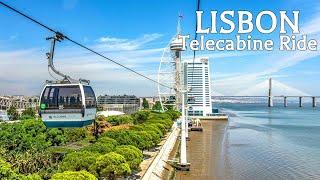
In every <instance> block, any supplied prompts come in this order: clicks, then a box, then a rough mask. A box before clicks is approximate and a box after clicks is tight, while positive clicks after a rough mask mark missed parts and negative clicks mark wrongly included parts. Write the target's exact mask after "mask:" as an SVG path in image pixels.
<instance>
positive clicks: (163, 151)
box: [141, 122, 180, 180]
mask: <svg viewBox="0 0 320 180" xmlns="http://www.w3.org/2000/svg"><path fill="white" fill-rule="evenodd" d="M179 133H180V129H179V128H178V127H177V123H176V122H175V123H174V124H173V126H172V130H171V132H170V133H169V135H168V136H167V138H166V139H165V140H164V144H163V145H162V146H161V147H160V151H159V152H158V154H157V155H156V156H155V157H154V158H153V160H152V162H151V164H149V167H148V168H147V169H146V171H145V172H144V173H143V175H142V178H141V179H142V180H150V179H152V180H158V179H159V180H161V179H165V176H167V175H165V174H167V173H168V168H167V167H168V166H169V165H168V164H167V163H166V162H167V161H168V160H169V157H170V155H171V153H172V151H173V149H174V147H175V145H176V142H177V140H178V137H179Z"/></svg>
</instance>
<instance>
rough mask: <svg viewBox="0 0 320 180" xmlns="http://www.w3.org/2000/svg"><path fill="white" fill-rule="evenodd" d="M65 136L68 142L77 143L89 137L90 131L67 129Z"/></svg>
mask: <svg viewBox="0 0 320 180" xmlns="http://www.w3.org/2000/svg"><path fill="white" fill-rule="evenodd" d="M64 135H65V137H66V139H67V141H68V142H76V141H80V140H82V139H84V138H86V137H88V131H87V130H86V129H85V128H72V129H65V130H64Z"/></svg>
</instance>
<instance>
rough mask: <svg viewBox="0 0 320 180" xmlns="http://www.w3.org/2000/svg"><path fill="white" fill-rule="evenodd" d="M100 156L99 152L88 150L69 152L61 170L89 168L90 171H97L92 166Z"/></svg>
mask: <svg viewBox="0 0 320 180" xmlns="http://www.w3.org/2000/svg"><path fill="white" fill-rule="evenodd" d="M99 156H100V154H99V153H93V152H88V151H80V152H73V153H70V154H67V155H66V157H65V158H64V159H63V161H62V162H61V164H60V167H59V171H60V172H63V171H80V170H87V171H89V172H93V173H95V171H94V170H93V169H91V167H92V165H93V164H95V162H96V159H97V158H98V157H99Z"/></svg>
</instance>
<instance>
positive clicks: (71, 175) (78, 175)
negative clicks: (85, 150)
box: [51, 171, 97, 180]
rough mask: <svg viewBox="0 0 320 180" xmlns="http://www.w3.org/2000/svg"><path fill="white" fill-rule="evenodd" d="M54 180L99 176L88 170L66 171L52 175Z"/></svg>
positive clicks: (85, 179)
mask: <svg viewBox="0 0 320 180" xmlns="http://www.w3.org/2000/svg"><path fill="white" fill-rule="evenodd" d="M51 179H52V180H96V179H97V178H96V177H95V176H94V175H93V174H90V173H89V172H87V171H65V172H63V173H56V174H54V175H53V176H52V178H51Z"/></svg>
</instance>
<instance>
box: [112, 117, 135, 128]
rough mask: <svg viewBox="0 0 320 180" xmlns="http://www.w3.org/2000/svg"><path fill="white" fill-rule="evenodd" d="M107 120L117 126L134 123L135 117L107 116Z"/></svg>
mask: <svg viewBox="0 0 320 180" xmlns="http://www.w3.org/2000/svg"><path fill="white" fill-rule="evenodd" d="M107 122H109V123H111V124H112V125H113V126H117V125H120V124H129V123H133V118H132V117H131V116H128V115H120V116H109V117H107Z"/></svg>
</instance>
